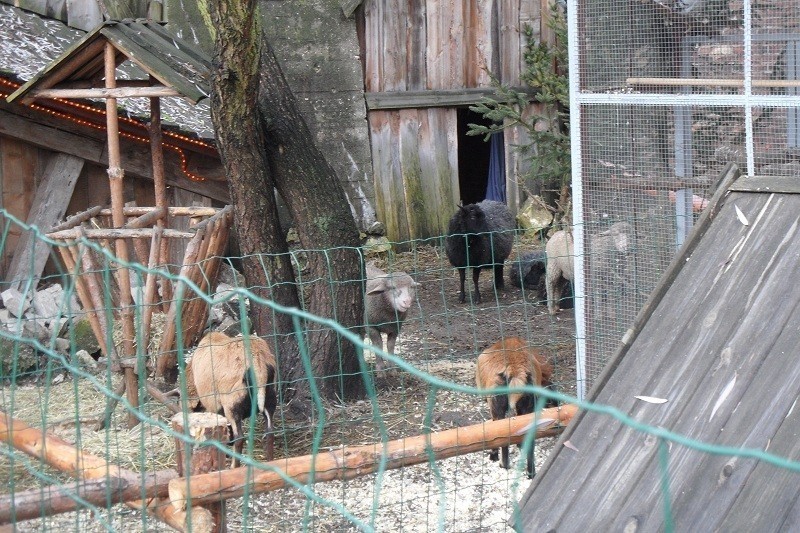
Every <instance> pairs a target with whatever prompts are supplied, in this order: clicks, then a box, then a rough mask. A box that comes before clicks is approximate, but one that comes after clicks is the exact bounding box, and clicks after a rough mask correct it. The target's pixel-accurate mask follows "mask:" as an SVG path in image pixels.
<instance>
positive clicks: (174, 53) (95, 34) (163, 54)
mask: <svg viewBox="0 0 800 533" xmlns="http://www.w3.org/2000/svg"><path fill="white" fill-rule="evenodd" d="M106 41H107V42H110V43H112V44H113V45H114V47H115V49H116V50H117V53H116V63H117V65H119V64H121V63H122V62H123V61H125V60H126V59H130V60H131V61H132V62H133V63H135V64H136V65H137V66H139V67H140V68H141V69H142V70H144V71H145V72H146V73H148V74H149V75H151V76H153V77H154V78H156V79H157V80H159V81H160V82H161V83H163V84H164V85H165V86H167V87H171V88H173V89H175V90H177V91H178V92H179V93H181V95H183V96H184V97H185V98H187V99H188V100H190V101H191V102H192V103H197V102H199V101H200V100H202V99H204V98H207V97H208V95H209V92H210V79H209V77H210V74H209V72H210V68H211V60H210V58H208V57H207V56H204V55H203V54H202V53H200V52H198V51H196V50H191V46H189V45H188V44H186V43H183V42H182V41H180V40H179V39H176V38H175V37H172V36H170V35H169V34H168V33H167V32H165V31H164V30H163V29H162V28H160V27H159V25H158V24H156V23H153V22H149V21H138V20H124V21H107V22H105V23H103V24H102V25H101V26H98V27H97V28H96V29H94V30H93V31H91V32H89V33H87V34H86V35H85V36H84V37H83V38H82V39H81V40H80V41H78V42H77V43H75V44H74V45H73V46H71V47H70V48H69V49H67V50H66V51H65V52H64V53H63V54H62V55H61V56H60V57H59V58H58V59H56V60H55V61H53V62H52V63H50V64H49V65H47V66H46V67H45V68H44V69H42V71H40V72H39V73H38V74H36V75H35V76H33V77H32V78H31V79H30V80H29V81H28V82H27V83H25V84H24V85H23V86H22V87H20V88H19V89H18V90H17V91H16V92H15V93H14V94H12V95H11V96H10V97H9V98H8V100H9V101H10V102H11V101H14V100H16V99H19V98H23V97H25V95H26V94H28V93H29V92H31V91H32V90H34V89H48V88H51V87H54V86H55V85H57V84H59V83H62V82H79V81H93V82H97V81H98V80H100V79H101V78H102V77H103V75H104V55H103V54H104V48H105V43H106Z"/></svg>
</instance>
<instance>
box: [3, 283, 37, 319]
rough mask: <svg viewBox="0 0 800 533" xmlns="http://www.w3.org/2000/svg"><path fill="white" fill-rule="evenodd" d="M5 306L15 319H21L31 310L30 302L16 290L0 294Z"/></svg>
mask: <svg viewBox="0 0 800 533" xmlns="http://www.w3.org/2000/svg"><path fill="white" fill-rule="evenodd" d="M0 296H2V298H3V306H4V307H5V308H6V309H8V311H9V312H10V313H11V314H12V315H14V316H15V317H21V316H23V315H24V314H25V312H26V311H27V310H28V309H30V306H31V304H30V302H29V301H28V300H26V299H25V297H24V296H23V295H22V293H21V292H19V291H18V290H16V289H6V290H4V291H3V293H2V294H0Z"/></svg>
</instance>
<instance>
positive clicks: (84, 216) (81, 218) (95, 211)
mask: <svg viewBox="0 0 800 533" xmlns="http://www.w3.org/2000/svg"><path fill="white" fill-rule="evenodd" d="M102 210H103V208H102V206H99V205H96V206H94V207H92V208H91V209H88V210H86V211H84V212H83V213H78V214H77V215H73V216H71V217H69V218H68V219H67V220H65V221H64V222H62V223H61V224H59V225H58V226H53V228H52V229H50V232H51V233H52V232H56V231H61V230H65V229H71V228H74V227H75V226H79V225H81V224H82V223H84V222H86V221H87V220H89V219H90V218H94V217H96V216H97V215H99V214H100V212H101V211H102Z"/></svg>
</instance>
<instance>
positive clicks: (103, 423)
mask: <svg viewBox="0 0 800 533" xmlns="http://www.w3.org/2000/svg"><path fill="white" fill-rule="evenodd" d="M126 387H127V383H126V382H125V380H122V383H120V384H119V385H117V388H116V389H114V397H113V398H108V399H107V401H108V403H107V404H106V410H105V411H104V412H103V418H101V419H100V422H99V423H98V424H97V431H101V430H103V429H106V428H109V427H111V416H112V415H113V414H114V409H116V408H117V403H118V402H119V400H117V398H119V397H120V396H122V395H123V394H124V393H125V388H126Z"/></svg>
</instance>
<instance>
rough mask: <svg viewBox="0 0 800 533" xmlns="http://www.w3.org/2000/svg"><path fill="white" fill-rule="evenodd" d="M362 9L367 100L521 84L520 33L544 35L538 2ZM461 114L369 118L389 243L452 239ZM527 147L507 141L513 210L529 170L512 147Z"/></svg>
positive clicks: (518, 137)
mask: <svg viewBox="0 0 800 533" xmlns="http://www.w3.org/2000/svg"><path fill="white" fill-rule="evenodd" d="M544 5H546V3H544ZM363 6H364V11H363V14H364V43H365V59H364V65H365V66H364V68H365V72H364V83H365V89H366V92H367V93H393V92H402V91H431V92H435V91H441V90H452V89H473V88H474V89H480V88H489V87H491V79H490V75H489V72H491V73H492V74H494V75H495V76H497V77H498V78H499V79H500V81H501V82H502V83H505V84H508V85H514V86H517V85H519V84H520V81H519V76H520V72H521V68H522V66H523V56H522V52H523V49H524V44H525V43H524V36H523V34H522V32H521V28H523V27H524V25H526V24H529V25H531V26H532V27H534V29H535V31H536V32H537V33H538V29H539V13H540V9H541V7H540V1H539V0H536V1H533V2H530V1H527V2H522V1H514V2H507V1H500V0H411V1H408V0H388V1H387V0H367V1H365V2H364V4H363ZM476 101H477V98H476ZM456 111H457V109H456V108H454V107H453V108H447V107H419V108H414V109H382V110H371V111H369V113H368V117H369V124H370V143H371V147H372V160H373V176H374V182H375V195H376V207H377V211H378V219H379V220H381V221H382V222H384V224H385V225H386V228H387V233H388V236H389V238H390V240H393V241H404V240H408V239H413V238H425V237H432V236H437V235H442V234H444V233H445V232H446V230H447V221H448V219H449V217H450V215H451V214H452V212H453V210H454V208H455V205H456V204H457V203H458V201H459V199H460V192H459V185H458V135H457V121H456V115H457V113H456ZM529 111H530V110H529ZM525 140H526V136H525V134H524V133H523V132H521V131H518V130H511V131H508V132H507V133H506V150H505V155H506V190H507V198H508V203H509V206H510V207H511V208H512V209H514V210H515V209H516V208H517V204H518V201H519V191H518V186H517V178H516V177H517V176H519V175H522V174H523V173H524V171H525V163H524V161H522V160H520V158H519V157H518V155H517V153H516V152H515V151H514V150H513V149H512V148H511V147H512V146H513V145H514V144H517V143H520V142H525ZM418 192H424V193H425V194H424V195H421V196H420V195H418Z"/></svg>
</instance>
